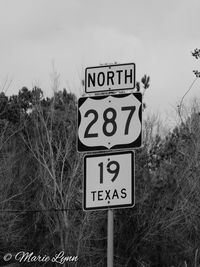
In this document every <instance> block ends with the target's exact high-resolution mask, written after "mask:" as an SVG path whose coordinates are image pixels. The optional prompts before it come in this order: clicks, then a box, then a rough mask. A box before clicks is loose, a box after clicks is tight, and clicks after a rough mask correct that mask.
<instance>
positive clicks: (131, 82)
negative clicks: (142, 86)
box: [85, 63, 135, 93]
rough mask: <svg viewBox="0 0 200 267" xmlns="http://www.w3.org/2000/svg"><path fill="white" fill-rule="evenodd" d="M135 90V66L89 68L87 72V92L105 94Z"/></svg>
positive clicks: (121, 65) (120, 65)
mask: <svg viewBox="0 0 200 267" xmlns="http://www.w3.org/2000/svg"><path fill="white" fill-rule="evenodd" d="M134 88H135V64H134V63H127V64H115V65H105V66H97V67H89V68H86V70H85V92H86V93H95V92H105V91H116V90H127V89H134Z"/></svg>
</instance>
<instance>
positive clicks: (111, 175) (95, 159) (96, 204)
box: [83, 151, 134, 210]
mask: <svg viewBox="0 0 200 267" xmlns="http://www.w3.org/2000/svg"><path fill="white" fill-rule="evenodd" d="M133 206H134V152H133V151H126V152H116V153H104V154H95V155H85V157H84V200H83V208H84V210H96V209H108V208H122V207H123V208H125V207H133Z"/></svg>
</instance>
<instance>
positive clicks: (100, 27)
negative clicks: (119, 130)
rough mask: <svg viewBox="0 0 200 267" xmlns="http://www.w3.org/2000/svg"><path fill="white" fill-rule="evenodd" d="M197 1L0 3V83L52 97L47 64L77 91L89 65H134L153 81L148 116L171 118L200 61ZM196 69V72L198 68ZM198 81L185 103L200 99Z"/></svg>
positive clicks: (30, 0)
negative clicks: (196, 51) (197, 55)
mask: <svg viewBox="0 0 200 267" xmlns="http://www.w3.org/2000/svg"><path fill="white" fill-rule="evenodd" d="M199 12H200V1H199V0H123V1H122V0H0V35H1V42H0V84H3V83H4V82H5V80H6V79H8V80H12V84H11V86H10V88H9V90H8V92H7V94H13V93H16V94H17V93H18V90H19V89H21V88H22V87H23V86H27V87H28V88H29V89H32V87H33V86H34V85H38V86H40V87H41V88H42V90H43V91H44V92H45V94H46V95H48V94H50V92H51V79H50V73H51V72H52V62H54V64H55V67H56V69H57V71H58V72H59V73H60V80H61V88H60V89H62V88H64V87H66V88H69V87H70V90H71V91H72V92H74V93H75V94H77V95H78V94H80V92H81V90H82V89H81V79H82V78H84V70H85V68H86V67H91V66H98V65H99V64H100V63H106V62H109V63H110V62H115V61H117V62H118V63H129V62H134V63H135V64H136V80H137V81H139V80H140V79H141V77H142V76H143V75H144V74H147V75H150V77H151V87H150V88H149V89H148V91H147V92H146V96H145V102H146V103H147V106H148V110H147V111H146V112H157V111H159V113H161V114H168V113H169V112H170V111H171V110H173V108H174V107H176V106H177V103H178V102H179V101H180V99H181V97H182V96H183V95H184V93H185V92H186V91H187V89H188V87H189V85H190V84H191V83H192V81H193V79H194V78H195V76H194V74H193V73H192V70H194V69H198V67H199V66H200V61H198V60H196V59H195V58H193V57H192V56H191V51H192V50H193V49H194V48H200V34H199V25H200V16H199ZM199 69H200V68H199ZM199 85H200V81H197V82H196V83H195V86H194V87H193V88H192V90H191V91H190V93H189V94H188V95H187V98H189V97H192V96H200V93H199Z"/></svg>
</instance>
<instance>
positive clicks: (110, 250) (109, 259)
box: [107, 209, 114, 267]
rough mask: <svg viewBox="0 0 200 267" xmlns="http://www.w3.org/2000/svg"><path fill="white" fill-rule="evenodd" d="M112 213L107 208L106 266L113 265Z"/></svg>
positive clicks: (111, 266) (110, 266)
mask: <svg viewBox="0 0 200 267" xmlns="http://www.w3.org/2000/svg"><path fill="white" fill-rule="evenodd" d="M113 213H114V211H113V210H111V209H109V210H108V237H107V267H113V251H114V249H113V241H114V235H113V228H114V223H113V221H114V220H113Z"/></svg>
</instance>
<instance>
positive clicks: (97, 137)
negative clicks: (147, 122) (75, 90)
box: [77, 92, 142, 152]
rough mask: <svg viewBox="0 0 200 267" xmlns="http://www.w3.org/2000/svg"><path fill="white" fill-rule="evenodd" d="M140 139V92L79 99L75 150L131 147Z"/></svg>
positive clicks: (139, 144) (138, 145) (137, 145)
mask: <svg viewBox="0 0 200 267" xmlns="http://www.w3.org/2000/svg"><path fill="white" fill-rule="evenodd" d="M141 142H142V94H141V93H139V92H138V93H132V94H116V95H104V96H94V97H82V98H79V101H78V145H77V147H78V151H79V152H89V151H100V150H111V149H125V148H128V149H132V148H138V147H140V146H141Z"/></svg>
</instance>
